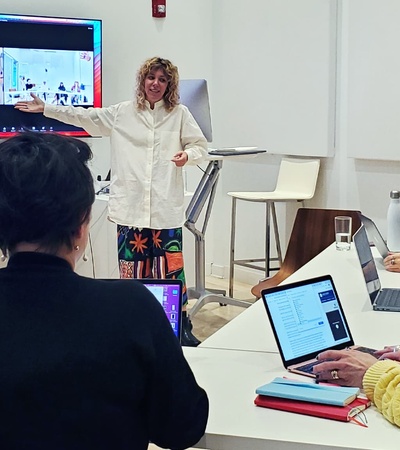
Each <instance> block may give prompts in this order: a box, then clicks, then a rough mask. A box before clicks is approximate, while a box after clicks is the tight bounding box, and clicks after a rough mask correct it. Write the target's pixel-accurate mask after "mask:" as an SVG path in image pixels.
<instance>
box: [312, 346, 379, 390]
mask: <svg viewBox="0 0 400 450" xmlns="http://www.w3.org/2000/svg"><path fill="white" fill-rule="evenodd" d="M318 361H321V363H320V364H317V365H316V366H314V370H313V371H314V374H315V375H316V376H317V381H318V382H322V381H325V382H329V383H335V384H339V385H341V386H355V387H360V388H361V387H362V380H363V377H364V374H365V372H366V371H367V369H369V367H371V366H372V365H373V364H375V363H376V358H375V357H374V356H372V355H370V354H368V353H365V352H360V351H357V350H326V351H325V352H322V353H320V354H319V355H318Z"/></svg>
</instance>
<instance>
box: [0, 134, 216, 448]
mask: <svg viewBox="0 0 400 450" xmlns="http://www.w3.org/2000/svg"><path fill="white" fill-rule="evenodd" d="M90 158H91V151H90V148H89V147H88V145H87V144H86V143H84V142H82V141H79V140H76V139H73V138H68V137H62V136H59V135H57V134H42V133H30V132H26V133H22V134H20V135H17V136H15V137H13V138H11V139H9V140H7V141H5V142H3V143H1V144H0V248H1V251H2V252H3V259H5V258H6V257H8V258H9V260H8V265H7V267H6V268H4V269H0V325H1V326H0V330H1V331H0V359H1V371H0V415H1V417H2V421H1V427H0V448H2V449H11V448H12V449H19V450H25V449H26V450H28V449H29V450H39V449H40V450H47V449H49V450H50V449H51V450H56V449H57V450H64V449H65V450H66V449H71V450H72V449H73V450H91V449H95V450H102V449H104V450H105V449H107V450H110V449H112V450H118V449H135V450H141V449H143V450H144V449H147V448H148V443H149V441H152V442H154V443H155V444H156V445H158V446H161V447H165V448H173V449H183V448H187V447H190V446H193V445H194V444H195V443H196V442H198V440H199V439H200V438H201V436H202V435H203V433H204V430H205V427H206V422H207V416H208V399H207V395H206V393H205V392H204V390H203V389H201V388H200V387H199V386H198V384H197V383H196V380H195V378H194V376H193V373H192V371H191V370H190V368H189V366H188V364H187V362H186V360H185V358H184V356H183V353H182V349H181V347H180V345H179V342H178V340H177V338H176V337H175V335H174V333H173V331H172V328H171V326H170V324H169V322H168V320H167V318H166V315H165V313H164V310H163V308H162V306H161V305H160V304H159V303H158V301H157V300H156V299H155V297H153V295H152V294H151V293H150V292H149V291H148V290H147V289H146V287H144V286H143V285H142V284H141V283H139V282H137V281H135V280H95V279H91V278H85V277H82V276H80V275H78V274H76V273H75V272H74V267H75V263H76V261H77V260H78V259H79V258H80V257H81V255H82V254H83V252H84V249H85V247H86V244H87V241H88V234H89V220H90V215H91V208H92V204H93V201H94V188H93V180H92V175H91V173H90V170H89V168H88V166H87V162H88V160H89V159H90ZM0 253H1V252H0Z"/></svg>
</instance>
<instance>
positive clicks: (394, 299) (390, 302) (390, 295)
mask: <svg viewBox="0 0 400 450" xmlns="http://www.w3.org/2000/svg"><path fill="white" fill-rule="evenodd" d="M378 299H379V302H378V304H379V306H399V305H400V290H399V289H382V290H381V291H380V292H379V296H378Z"/></svg>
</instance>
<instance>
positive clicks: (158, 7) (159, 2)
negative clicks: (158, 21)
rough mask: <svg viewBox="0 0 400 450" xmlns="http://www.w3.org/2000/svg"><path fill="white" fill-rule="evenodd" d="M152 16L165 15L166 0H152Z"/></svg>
mask: <svg viewBox="0 0 400 450" xmlns="http://www.w3.org/2000/svg"><path fill="white" fill-rule="evenodd" d="M152 3H153V17H165V16H166V14H167V5H166V0H152Z"/></svg>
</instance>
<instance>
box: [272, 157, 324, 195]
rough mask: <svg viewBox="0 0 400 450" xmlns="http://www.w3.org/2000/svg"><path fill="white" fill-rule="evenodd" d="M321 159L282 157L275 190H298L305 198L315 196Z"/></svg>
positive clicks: (298, 193) (297, 193)
mask: <svg viewBox="0 0 400 450" xmlns="http://www.w3.org/2000/svg"><path fill="white" fill-rule="evenodd" d="M319 166H320V160H319V159H301V158H282V161H281V165H280V168H279V173H278V179H277V182H276V188H275V191H277V192H282V193H284V192H296V195H299V198H302V199H304V200H306V199H310V198H312V197H313V196H314V192H315V187H316V185H317V179H318V172H319Z"/></svg>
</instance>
